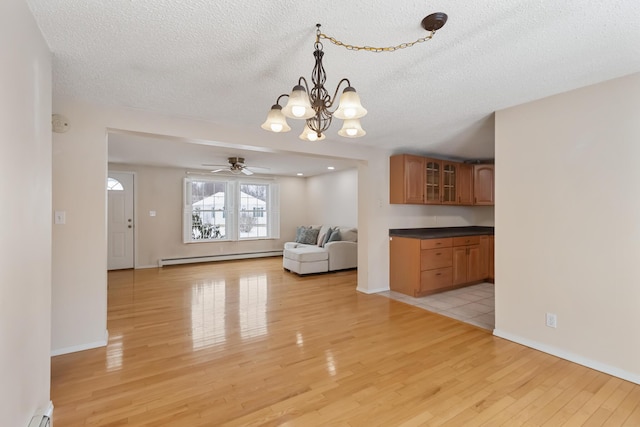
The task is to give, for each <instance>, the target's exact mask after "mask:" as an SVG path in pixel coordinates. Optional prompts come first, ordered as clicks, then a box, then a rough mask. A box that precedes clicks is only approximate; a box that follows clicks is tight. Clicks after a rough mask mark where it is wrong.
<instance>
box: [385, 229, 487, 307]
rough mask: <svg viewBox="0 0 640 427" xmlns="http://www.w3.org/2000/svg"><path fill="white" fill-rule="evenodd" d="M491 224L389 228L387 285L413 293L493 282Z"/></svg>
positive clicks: (435, 291)
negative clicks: (481, 225) (489, 225)
mask: <svg viewBox="0 0 640 427" xmlns="http://www.w3.org/2000/svg"><path fill="white" fill-rule="evenodd" d="M493 234H494V228H493V227H478V226H469V227H436V228H410V229H409V228H400V229H390V230H389V254H390V265H389V285H390V288H391V290H392V291H396V292H401V293H403V294H406V295H410V296H413V297H419V296H425V295H429V294H433V293H437V292H442V291H446V290H450V289H454V288H459V287H463V286H468V285H472V284H475V283H480V282H482V281H490V282H493V278H494V273H493Z"/></svg>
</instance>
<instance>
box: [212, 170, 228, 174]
mask: <svg viewBox="0 0 640 427" xmlns="http://www.w3.org/2000/svg"><path fill="white" fill-rule="evenodd" d="M223 170H226V169H216V170H214V171H211V173H216V172H222V171H223Z"/></svg>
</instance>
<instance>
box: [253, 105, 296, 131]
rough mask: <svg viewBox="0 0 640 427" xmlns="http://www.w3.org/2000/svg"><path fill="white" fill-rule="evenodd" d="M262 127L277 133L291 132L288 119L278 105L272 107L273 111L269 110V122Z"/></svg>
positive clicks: (266, 121)
mask: <svg viewBox="0 0 640 427" xmlns="http://www.w3.org/2000/svg"><path fill="white" fill-rule="evenodd" d="M260 127H261V128H262V129H264V130H268V131H270V132H276V133H278V132H289V131H290V130H291V128H290V127H289V125H288V124H287V118H286V117H285V116H284V114H282V107H281V106H280V105H278V104H274V105H273V106H271V110H269V114H267V120H265V121H264V123H263V124H262V126H260Z"/></svg>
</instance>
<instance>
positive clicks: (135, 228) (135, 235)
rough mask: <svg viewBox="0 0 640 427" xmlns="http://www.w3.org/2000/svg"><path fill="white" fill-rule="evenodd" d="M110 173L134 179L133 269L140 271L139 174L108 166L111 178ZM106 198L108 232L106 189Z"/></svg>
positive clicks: (107, 197) (107, 194)
mask: <svg viewBox="0 0 640 427" xmlns="http://www.w3.org/2000/svg"><path fill="white" fill-rule="evenodd" d="M110 173H126V174H130V175H131V176H132V177H133V191H132V192H133V250H132V254H133V269H134V270H137V269H138V191H137V190H136V187H137V181H138V174H137V173H136V172H135V171H127V170H119V169H118V170H114V169H109V168H108V165H107V177H109V174H110ZM105 185H106V180H105ZM105 198H106V205H107V218H106V224H105V226H106V228H107V232H108V230H109V190H107V189H106V187H105ZM108 256H109V254H108V249H107V264H108ZM108 270H109V269H108V267H107V271H108Z"/></svg>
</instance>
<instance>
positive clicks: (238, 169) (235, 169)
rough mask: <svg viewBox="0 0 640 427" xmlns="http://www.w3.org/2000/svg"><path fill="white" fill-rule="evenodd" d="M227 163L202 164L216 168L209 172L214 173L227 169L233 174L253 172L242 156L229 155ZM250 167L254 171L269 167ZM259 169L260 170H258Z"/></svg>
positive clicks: (265, 169) (264, 169)
mask: <svg viewBox="0 0 640 427" xmlns="http://www.w3.org/2000/svg"><path fill="white" fill-rule="evenodd" d="M228 160H229V164H228V165H207V164H205V165H203V166H211V167H214V168H217V169H215V170H212V171H211V173H216V172H224V171H229V172H231V173H232V174H234V175H239V174H241V173H243V174H245V175H253V174H254V172H253V170H251V169H250V168H249V167H248V166H247V165H245V163H244V157H229V159H228ZM252 169H254V170H255V171H256V172H258V173H259V172H261V171H265V172H266V171H268V170H269V168H259V167H252ZM258 169H260V170H258Z"/></svg>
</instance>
